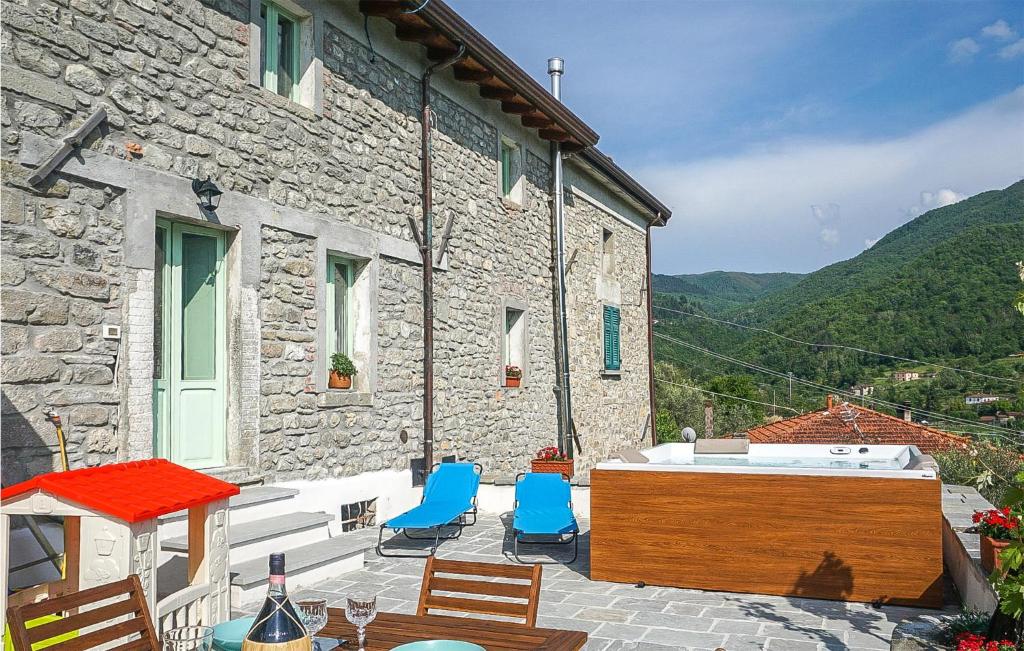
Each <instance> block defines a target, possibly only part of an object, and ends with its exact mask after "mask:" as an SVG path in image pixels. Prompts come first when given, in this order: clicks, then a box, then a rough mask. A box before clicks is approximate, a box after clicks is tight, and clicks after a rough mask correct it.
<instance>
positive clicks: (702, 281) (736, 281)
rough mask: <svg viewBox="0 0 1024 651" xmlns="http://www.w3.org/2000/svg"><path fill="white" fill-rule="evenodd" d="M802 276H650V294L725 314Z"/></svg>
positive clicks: (732, 273)
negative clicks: (672, 296)
mask: <svg viewBox="0 0 1024 651" xmlns="http://www.w3.org/2000/svg"><path fill="white" fill-rule="evenodd" d="M803 277H804V274H794V273H763V274H755V273H746V272H742V271H709V272H707V273H702V274H679V275H677V276H666V275H663V274H654V291H656V292H664V293H667V294H677V295H680V296H684V297H686V299H687V300H689V301H691V302H693V303H696V304H699V305H700V306H701V308H703V309H706V310H711V311H715V312H725V311H727V310H729V309H731V308H736V307H740V306H742V305H746V304H748V303H752V302H753V301H756V300H758V299H759V298H762V297H764V296H767V295H768V294H771V293H773V292H777V291H779V290H782V289H785V288H787V287H790V286H792V285H794V284H796V283H797V282H798V281H799V280H800V279H801V278H803Z"/></svg>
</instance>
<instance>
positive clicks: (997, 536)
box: [973, 506, 1021, 572]
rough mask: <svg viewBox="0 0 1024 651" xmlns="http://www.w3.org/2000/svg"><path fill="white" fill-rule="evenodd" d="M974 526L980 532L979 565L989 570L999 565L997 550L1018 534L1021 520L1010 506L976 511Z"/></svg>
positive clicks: (1000, 549) (1002, 548)
mask: <svg viewBox="0 0 1024 651" xmlns="http://www.w3.org/2000/svg"><path fill="white" fill-rule="evenodd" d="M973 520H974V525H975V526H974V528H975V530H976V531H977V532H978V533H979V534H981V567H982V568H984V570H985V571H986V572H991V571H992V570H994V569H998V568H999V567H1000V559H999V552H1001V551H1003V550H1004V549H1006V548H1007V547H1008V546H1009V545H1010V543H1011V542H1012V541H1013V540H1014V539H1015V538H1016V537H1017V536H1018V535H1019V531H1020V527H1021V521H1020V518H1018V517H1017V516H1016V515H1014V514H1013V513H1011V512H1010V507H1008V506H1006V507H1003V508H1001V509H989V510H988V511H978V512H976V513H975V514H974V516H973Z"/></svg>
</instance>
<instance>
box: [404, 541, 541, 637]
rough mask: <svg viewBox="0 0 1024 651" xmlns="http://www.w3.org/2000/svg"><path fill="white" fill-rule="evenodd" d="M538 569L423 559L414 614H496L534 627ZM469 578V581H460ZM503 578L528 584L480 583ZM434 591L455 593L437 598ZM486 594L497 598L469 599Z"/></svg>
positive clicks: (538, 583)
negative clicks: (424, 562) (516, 619)
mask: <svg viewBox="0 0 1024 651" xmlns="http://www.w3.org/2000/svg"><path fill="white" fill-rule="evenodd" d="M541 572H542V569H541V566H540V565H533V566H521V565H499V564H496V563H471V562H465V561H444V560H441V559H439V558H437V557H435V556H431V557H429V558H428V559H427V565H426V567H424V568H423V585H422V586H421V587H420V602H419V605H418V606H417V607H416V614H417V615H427V614H431V613H430V612H429V611H432V610H433V611H438V610H440V611H448V612H461V613H475V614H478V615H499V616H501V617H510V618H520V619H523V620H524V621H523V622H522V623H523V624H525V625H526V626H536V625H537V606H538V605H539V602H540V578H541ZM438 574H453V575H458V578H453V577H448V576H437V575H438ZM462 577H473V578H462ZM478 577H485V578H486V579H492V578H503V579H519V580H521V581H529V583H521V582H520V583H512V582H509V581H488V580H480V578H478ZM438 592H445V593H456V594H454V595H439V594H436V593H438ZM463 595H486V596H487V597H498V599H479V598H474V597H473V596H463Z"/></svg>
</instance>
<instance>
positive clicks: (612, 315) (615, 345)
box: [604, 305, 622, 371]
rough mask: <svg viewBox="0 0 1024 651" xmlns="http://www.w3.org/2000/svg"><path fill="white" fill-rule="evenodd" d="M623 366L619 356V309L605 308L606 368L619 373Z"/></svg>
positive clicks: (609, 306)
mask: <svg viewBox="0 0 1024 651" xmlns="http://www.w3.org/2000/svg"><path fill="white" fill-rule="evenodd" d="M621 365H622V362H621V359H620V356H619V308H617V307H612V306H611V305H605V306H604V368H605V370H606V371H618V370H619V367H620V366H621Z"/></svg>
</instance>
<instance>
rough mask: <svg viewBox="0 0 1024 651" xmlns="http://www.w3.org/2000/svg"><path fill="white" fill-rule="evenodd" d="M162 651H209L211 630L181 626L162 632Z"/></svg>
mask: <svg viewBox="0 0 1024 651" xmlns="http://www.w3.org/2000/svg"><path fill="white" fill-rule="evenodd" d="M163 645H164V651H210V649H212V648H213V629H212V628H210V627H209V626H182V627H180V628H172V629H170V630H168V631H164V639H163Z"/></svg>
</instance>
